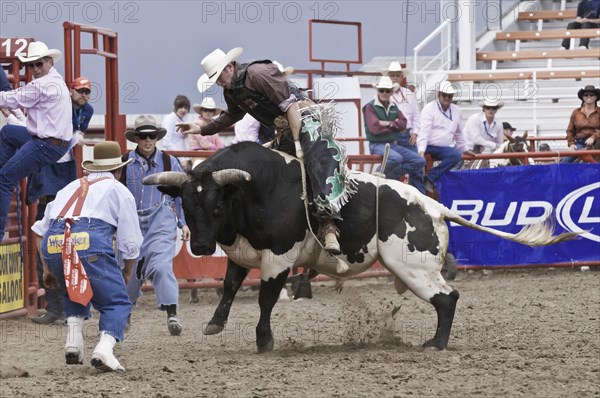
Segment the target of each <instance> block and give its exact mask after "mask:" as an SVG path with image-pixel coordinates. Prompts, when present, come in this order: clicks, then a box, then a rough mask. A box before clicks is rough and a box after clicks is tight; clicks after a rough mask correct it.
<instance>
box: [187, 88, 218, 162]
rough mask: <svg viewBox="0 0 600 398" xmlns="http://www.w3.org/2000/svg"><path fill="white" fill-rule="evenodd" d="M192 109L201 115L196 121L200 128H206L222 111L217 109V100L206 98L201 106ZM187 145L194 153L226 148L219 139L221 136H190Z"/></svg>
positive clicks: (195, 105) (197, 105)
mask: <svg viewBox="0 0 600 398" xmlns="http://www.w3.org/2000/svg"><path fill="white" fill-rule="evenodd" d="M192 109H194V111H195V112H196V113H198V115H199V116H198V119H197V120H195V121H194V123H196V124H197V125H198V126H204V125H205V124H207V123H208V122H210V120H211V119H212V118H214V117H215V116H218V115H219V114H220V113H221V111H222V110H221V109H220V108H217V105H216V104H215V100H214V99H212V97H206V98H204V100H202V103H201V104H194V105H193V106H192ZM187 143H188V145H189V147H190V149H191V150H193V151H216V150H218V149H221V148H224V147H225V145H223V143H222V142H221V139H220V138H219V134H214V135H200V134H190V135H188V136H187Z"/></svg>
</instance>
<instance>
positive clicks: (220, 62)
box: [197, 47, 244, 93]
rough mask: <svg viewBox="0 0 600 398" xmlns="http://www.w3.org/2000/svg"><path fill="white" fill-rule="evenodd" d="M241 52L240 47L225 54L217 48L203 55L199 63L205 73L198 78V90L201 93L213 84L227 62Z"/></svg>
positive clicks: (234, 58)
mask: <svg viewBox="0 0 600 398" xmlns="http://www.w3.org/2000/svg"><path fill="white" fill-rule="evenodd" d="M243 52H244V49H243V48H242V47H236V48H234V49H232V50H230V51H229V52H228V53H227V54H225V53H224V52H223V50H221V49H219V48H217V49H216V50H215V51H213V52H211V53H210V54H208V55H207V56H206V57H204V59H203V60H202V62H201V63H200V65H202V68H203V69H204V72H205V73H204V74H203V75H202V76H200V78H199V79H198V83H197V85H198V91H200V92H201V93H203V92H205V91H206V90H208V89H209V88H210V87H211V86H212V85H213V84H215V82H216V81H217V79H218V78H219V76H220V75H221V72H223V69H225V67H226V66H227V64H229V63H230V62H233V61H235V60H236V59H238V57H239V56H240V55H242V53H243Z"/></svg>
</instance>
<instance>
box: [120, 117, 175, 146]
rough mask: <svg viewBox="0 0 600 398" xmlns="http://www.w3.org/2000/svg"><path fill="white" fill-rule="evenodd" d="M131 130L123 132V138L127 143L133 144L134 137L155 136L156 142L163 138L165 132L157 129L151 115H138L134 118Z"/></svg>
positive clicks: (156, 124) (159, 128)
mask: <svg viewBox="0 0 600 398" xmlns="http://www.w3.org/2000/svg"><path fill="white" fill-rule="evenodd" d="M133 126H134V127H133V130H127V131H125V138H127V140H128V141H131V142H135V138H134V137H135V135H136V134H138V133H140V134H156V141H159V140H161V139H163V138H164V136H165V135H166V134H167V130H166V129H164V128H162V127H159V125H158V123H156V119H154V117H153V116H152V115H140V116H138V117H136V118H135V122H134V123H133Z"/></svg>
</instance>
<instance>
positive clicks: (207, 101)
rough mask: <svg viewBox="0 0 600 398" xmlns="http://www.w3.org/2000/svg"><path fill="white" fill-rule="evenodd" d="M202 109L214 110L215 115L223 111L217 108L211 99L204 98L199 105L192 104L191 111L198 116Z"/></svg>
mask: <svg viewBox="0 0 600 398" xmlns="http://www.w3.org/2000/svg"><path fill="white" fill-rule="evenodd" d="M202 108H205V109H214V110H215V111H216V113H217V115H218V114H219V113H221V112H223V109H221V108H217V104H216V103H215V100H214V99H213V98H212V97H206V98H204V99H203V100H202V103H201V104H194V105H192V109H193V110H194V111H195V112H196V113H198V114H200V112H202Z"/></svg>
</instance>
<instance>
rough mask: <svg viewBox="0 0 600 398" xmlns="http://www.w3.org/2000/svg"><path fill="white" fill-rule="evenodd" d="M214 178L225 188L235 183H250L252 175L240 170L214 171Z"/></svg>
mask: <svg viewBox="0 0 600 398" xmlns="http://www.w3.org/2000/svg"><path fill="white" fill-rule="evenodd" d="M212 176H213V178H214V180H215V182H216V183H217V184H219V185H220V186H224V185H227V184H233V183H235V182H242V181H250V179H251V178H252V177H250V173H248V172H247V171H244V170H240V169H224V170H219V171H213V173H212Z"/></svg>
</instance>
